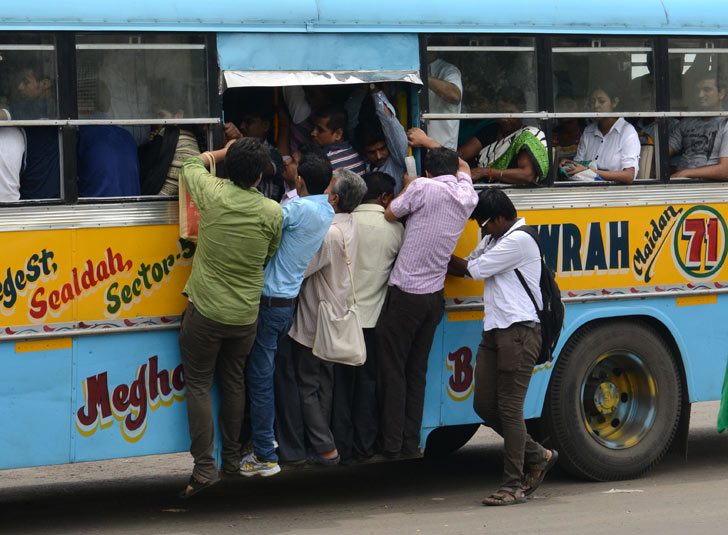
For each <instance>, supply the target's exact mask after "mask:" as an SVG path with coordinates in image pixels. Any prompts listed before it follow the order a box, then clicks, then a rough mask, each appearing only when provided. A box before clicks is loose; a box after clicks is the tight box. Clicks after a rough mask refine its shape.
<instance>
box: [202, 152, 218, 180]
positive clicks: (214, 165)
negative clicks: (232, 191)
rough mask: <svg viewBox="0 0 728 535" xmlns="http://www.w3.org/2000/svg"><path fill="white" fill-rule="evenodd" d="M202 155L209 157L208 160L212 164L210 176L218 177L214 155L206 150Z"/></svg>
mask: <svg viewBox="0 0 728 535" xmlns="http://www.w3.org/2000/svg"><path fill="white" fill-rule="evenodd" d="M202 154H204V155H206V156H207V160H208V161H209V162H210V174H211V175H212V176H217V169H216V164H215V157H214V156H213V155H212V153H211V152H210V151H209V150H206V151H205V152H203V153H202Z"/></svg>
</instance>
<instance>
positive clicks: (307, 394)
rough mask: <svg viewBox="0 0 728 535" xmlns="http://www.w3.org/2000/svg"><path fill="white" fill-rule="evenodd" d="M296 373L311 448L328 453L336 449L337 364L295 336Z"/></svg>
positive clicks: (317, 451)
mask: <svg viewBox="0 0 728 535" xmlns="http://www.w3.org/2000/svg"><path fill="white" fill-rule="evenodd" d="M291 344H292V349H293V355H294V359H295V360H296V361H297V365H298V367H297V369H296V377H297V379H298V393H299V394H300V395H301V410H302V412H303V427H304V430H305V432H306V438H307V439H308V443H309V444H310V445H311V449H313V451H315V452H316V453H327V452H330V451H332V450H334V449H336V444H335V443H334V435H333V434H332V433H331V428H330V427H329V423H330V422H331V404H332V403H333V393H334V364H333V363H332V362H326V361H324V360H321V359H320V358H318V357H317V356H315V355H314V354H313V351H312V350H311V348H310V347H306V346H304V345H301V344H299V343H298V342H296V341H295V340H292V342H291Z"/></svg>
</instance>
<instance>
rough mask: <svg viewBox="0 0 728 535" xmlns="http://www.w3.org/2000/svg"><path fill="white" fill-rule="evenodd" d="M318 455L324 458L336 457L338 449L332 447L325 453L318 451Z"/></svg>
mask: <svg viewBox="0 0 728 535" xmlns="http://www.w3.org/2000/svg"><path fill="white" fill-rule="evenodd" d="M319 456H321V457H323V458H324V459H336V458H337V457H338V456H339V450H336V449H333V450H331V451H327V452H326V453H319Z"/></svg>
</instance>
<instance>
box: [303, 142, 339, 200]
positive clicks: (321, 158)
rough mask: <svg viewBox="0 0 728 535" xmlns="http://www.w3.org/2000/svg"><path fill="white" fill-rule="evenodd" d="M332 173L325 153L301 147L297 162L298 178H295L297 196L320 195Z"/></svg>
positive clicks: (329, 180)
mask: <svg viewBox="0 0 728 535" xmlns="http://www.w3.org/2000/svg"><path fill="white" fill-rule="evenodd" d="M332 173H333V168H332V167H331V162H329V159H328V158H327V157H326V155H325V154H322V153H321V152H320V151H317V150H310V149H306V148H303V147H302V150H301V157H300V160H299V162H298V178H297V179H296V190H297V191H298V194H299V196H301V197H303V196H305V195H321V194H322V193H323V192H324V191H326V188H327V187H328V186H329V182H331V174H332ZM301 193H303V195H301Z"/></svg>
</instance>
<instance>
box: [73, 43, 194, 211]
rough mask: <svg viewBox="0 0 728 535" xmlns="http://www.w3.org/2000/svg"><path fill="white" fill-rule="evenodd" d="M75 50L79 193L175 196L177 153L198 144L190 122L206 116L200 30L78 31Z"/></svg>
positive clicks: (181, 157)
mask: <svg viewBox="0 0 728 535" xmlns="http://www.w3.org/2000/svg"><path fill="white" fill-rule="evenodd" d="M76 51H77V60H76V62H77V105H78V114H79V119H81V120H88V121H89V124H84V125H82V126H80V127H79V133H78V152H77V158H78V165H77V167H78V193H79V197H128V196H139V195H168V196H176V195H177V192H178V175H179V168H180V165H181V163H182V161H183V160H184V159H186V158H187V157H189V156H190V155H193V154H199V152H200V151H201V149H202V148H203V146H204V137H205V129H204V127H203V126H202V125H201V124H195V123H194V121H195V120H196V119H201V118H206V117H208V116H209V110H208V83H207V61H206V51H205V42H204V37H201V36H189V35H171V36H170V35H158V34H135V35H129V34H123V35H120V34H113V35H111V34H96V35H94V34H90V35H79V36H77V39H76ZM190 120H192V121H193V122H192V123H191V122H190ZM201 145H203V146H201ZM137 154H138V157H137ZM162 162H163V164H164V165H162V164H161V163H162Z"/></svg>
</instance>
